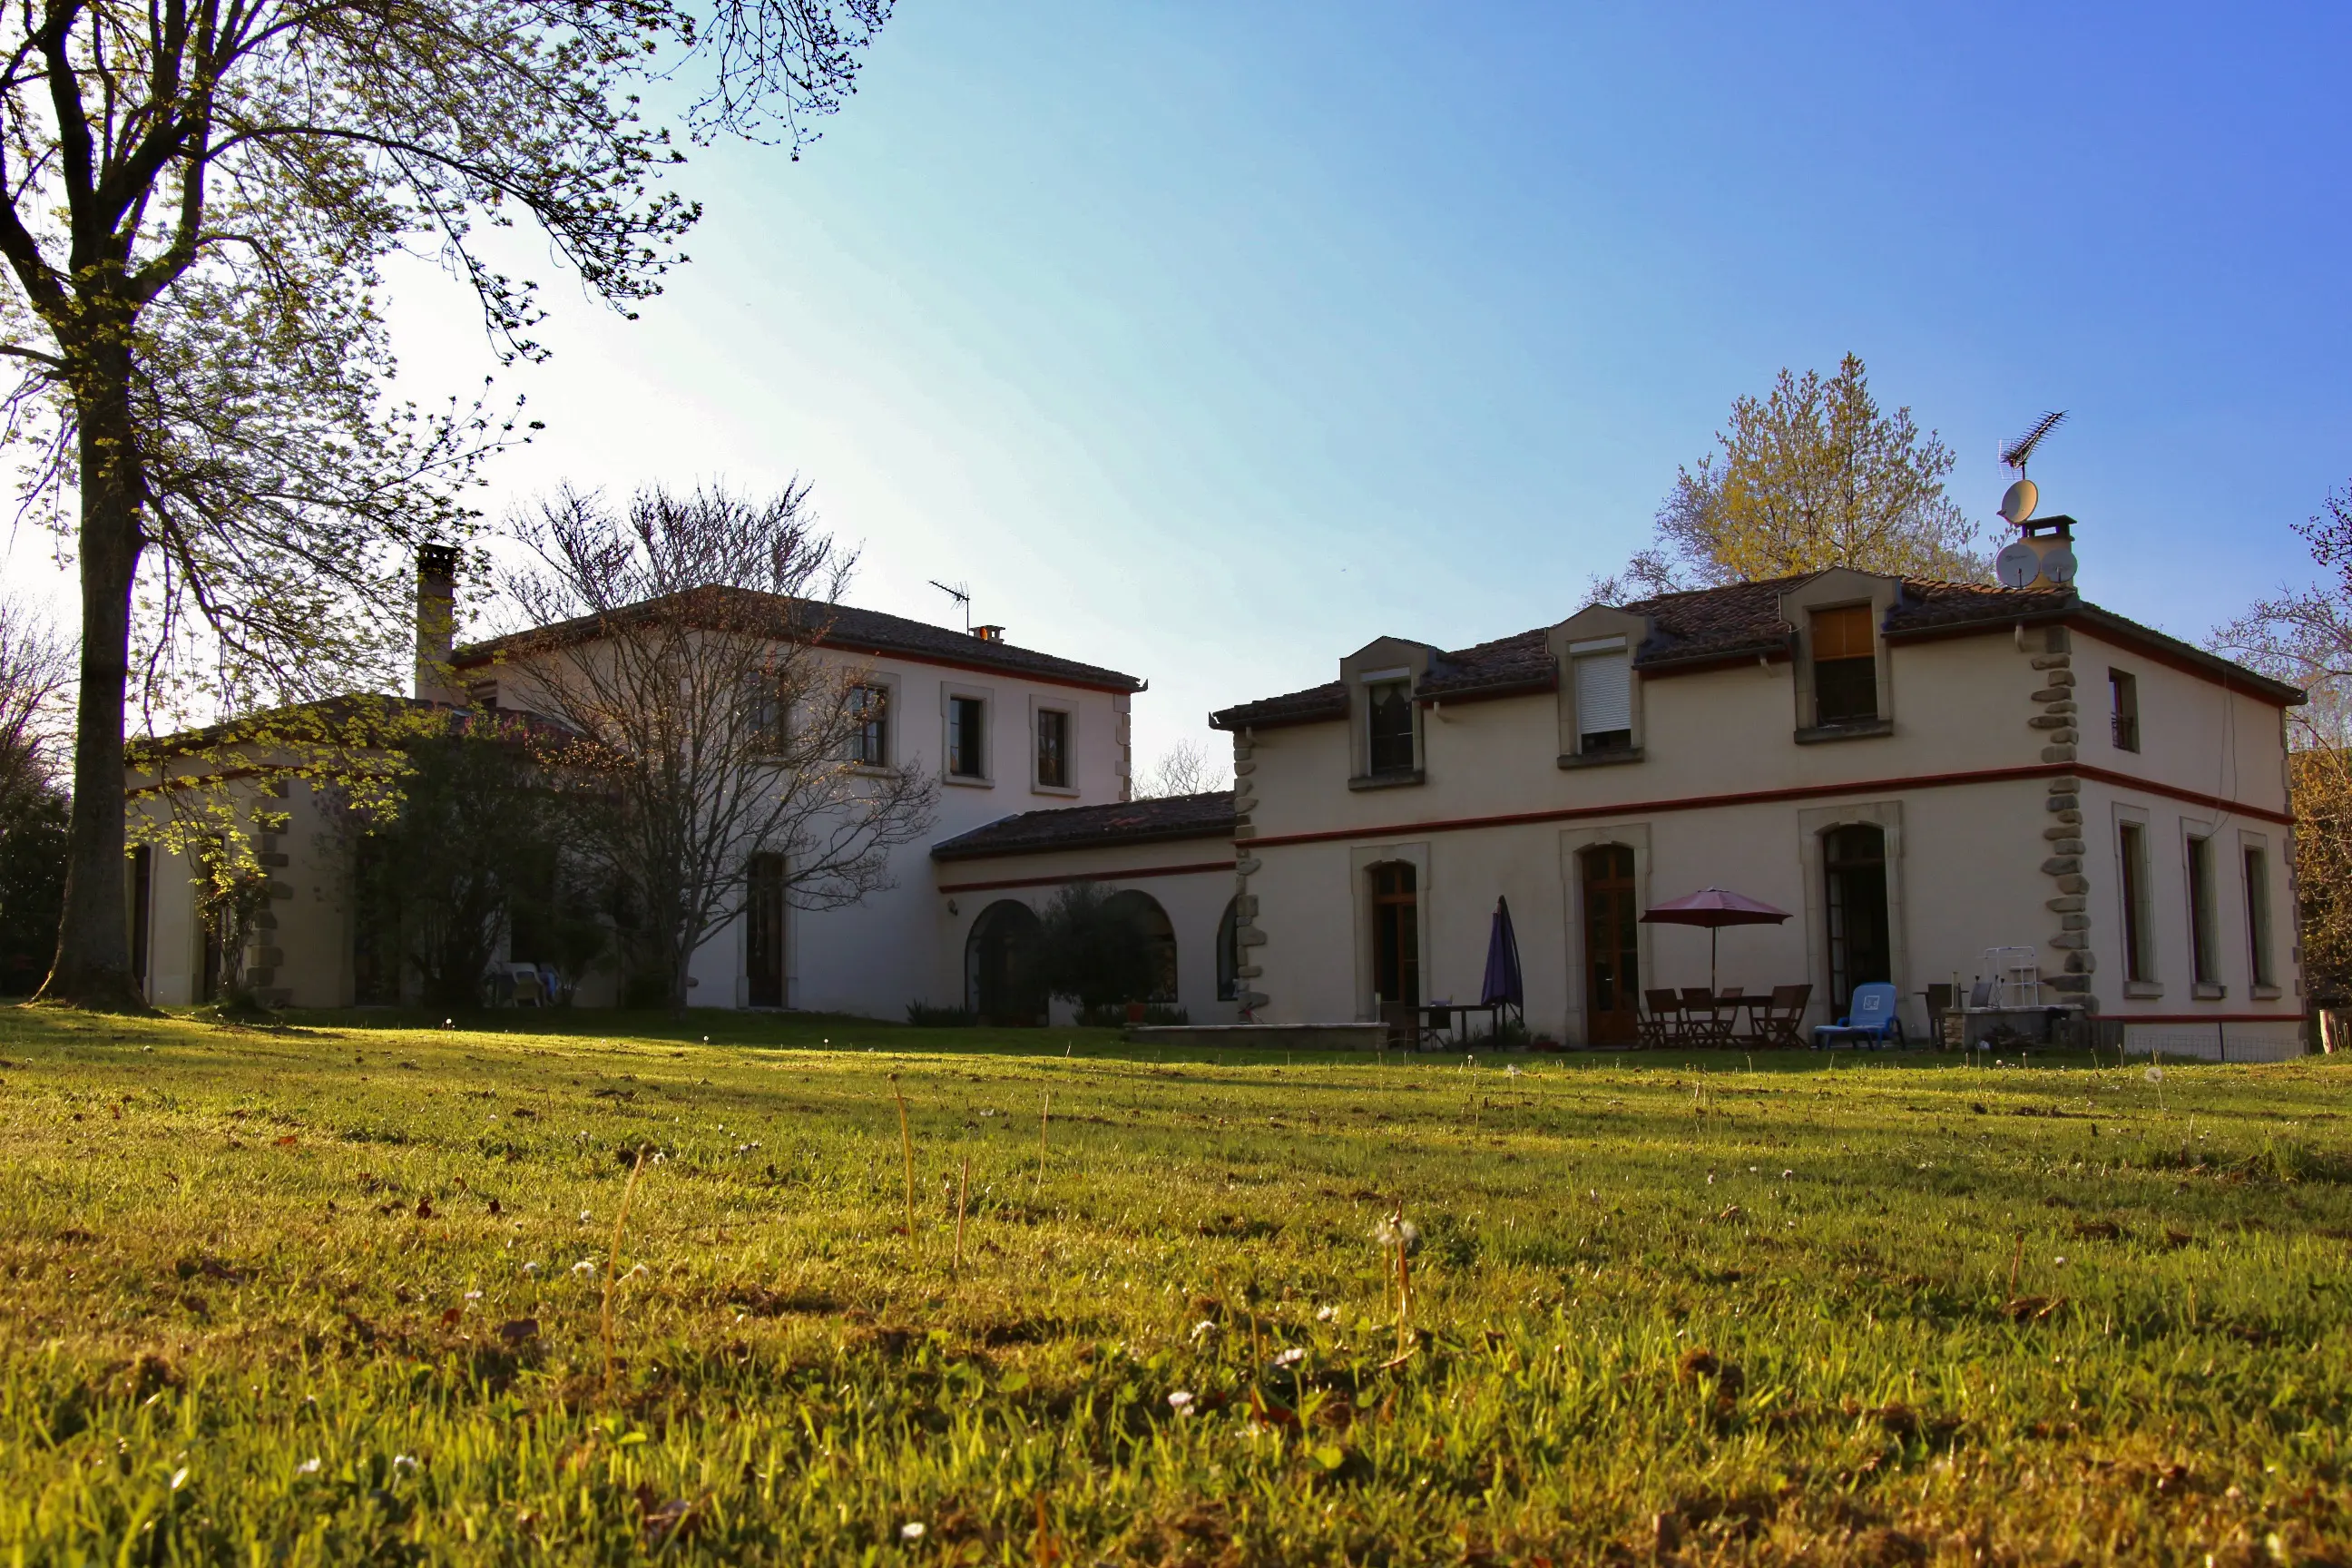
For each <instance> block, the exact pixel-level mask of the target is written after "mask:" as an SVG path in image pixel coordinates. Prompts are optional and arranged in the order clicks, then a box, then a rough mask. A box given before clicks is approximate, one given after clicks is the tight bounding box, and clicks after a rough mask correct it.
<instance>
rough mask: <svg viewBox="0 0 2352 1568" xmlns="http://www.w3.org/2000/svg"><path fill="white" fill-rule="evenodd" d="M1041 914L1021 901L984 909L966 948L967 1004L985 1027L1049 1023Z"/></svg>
mask: <svg viewBox="0 0 2352 1568" xmlns="http://www.w3.org/2000/svg"><path fill="white" fill-rule="evenodd" d="M1038 930H1039V922H1038V920H1037V912H1036V911H1035V910H1033V909H1031V908H1030V907H1029V906H1028V905H1026V904H1024V903H1023V902H1021V901H1020V900H1017V899H999V900H997V901H996V902H994V903H992V904H991V905H989V906H988V908H986V909H984V910H981V911H980V917H979V918H978V919H977V920H975V921H972V922H971V935H970V936H969V937H967V938H965V939H964V944H963V1005H965V1006H967V1007H969V1008H971V1011H972V1013H973V1015H974V1016H977V1017H978V1019H979V1020H980V1022H981V1023H982V1024H987V1025H993V1026H997V1027H1000V1028H1002V1027H1006V1026H1018V1027H1029V1026H1035V1025H1040V1024H1043V1023H1045V989H1044V988H1043V987H1042V986H1040V985H1039V984H1038V983H1037V973H1036V967H1037V966H1036V963H1035V958H1036V952H1037V935H1038Z"/></svg>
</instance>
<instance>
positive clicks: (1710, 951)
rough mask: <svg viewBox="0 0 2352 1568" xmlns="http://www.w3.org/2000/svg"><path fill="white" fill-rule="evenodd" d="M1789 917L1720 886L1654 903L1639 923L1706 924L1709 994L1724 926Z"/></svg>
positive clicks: (1775, 922)
mask: <svg viewBox="0 0 2352 1568" xmlns="http://www.w3.org/2000/svg"><path fill="white" fill-rule="evenodd" d="M1788 918H1789V911H1788V910H1776V909H1774V908H1773V907H1772V906H1771V905H1770V904H1768V903H1765V902H1764V901H1763V900H1760V899H1751V898H1748V896H1747V895H1746V894H1744V893H1732V892H1726V891H1725V890H1724V889H1721V888H1701V889H1699V890H1698V891H1697V892H1696V893H1685V895H1683V896H1682V897H1681V898H1679V899H1668V900H1666V901H1665V902H1664V903H1663V904H1653V905H1652V906H1650V912H1649V913H1648V914H1645V915H1643V917H1642V923H1643V924H1644V925H1675V926H1705V927H1706V988H1707V990H1708V991H1709V992H1710V993H1712V992H1713V991H1714V990H1715V941H1716V933H1717V932H1718V931H1721V930H1722V929H1723V928H1724V927H1725V926H1776V925H1779V924H1780V922H1781V921H1785V920H1787V919H1788Z"/></svg>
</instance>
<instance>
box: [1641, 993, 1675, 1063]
mask: <svg viewBox="0 0 2352 1568" xmlns="http://www.w3.org/2000/svg"><path fill="white" fill-rule="evenodd" d="M1642 1001H1643V1011H1642V1019H1641V1031H1642V1043H1643V1045H1645V1046H1649V1047H1653V1048H1654V1049H1659V1050H1663V1049H1664V1048H1665V1047H1668V1046H1671V1045H1673V1044H1674V1043H1675V1041H1676V1040H1678V1039H1680V1038H1682V1031H1683V1005H1682V1001H1681V999H1680V998H1679V997H1677V996H1675V994H1674V993H1673V992H1671V991H1664V990H1656V991H1644V992H1643V993H1642Z"/></svg>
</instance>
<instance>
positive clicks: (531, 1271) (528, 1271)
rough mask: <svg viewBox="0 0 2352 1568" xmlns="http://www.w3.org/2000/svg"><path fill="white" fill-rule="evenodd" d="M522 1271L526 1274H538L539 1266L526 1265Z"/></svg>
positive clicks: (534, 1264)
mask: <svg viewBox="0 0 2352 1568" xmlns="http://www.w3.org/2000/svg"><path fill="white" fill-rule="evenodd" d="M522 1271H523V1272H524V1273H525V1274H536V1273H538V1272H539V1265H538V1264H536V1263H526V1264H524V1265H523V1266H522Z"/></svg>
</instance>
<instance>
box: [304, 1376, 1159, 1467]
mask: <svg viewBox="0 0 2352 1568" xmlns="http://www.w3.org/2000/svg"><path fill="white" fill-rule="evenodd" d="M1168 1403H1169V1405H1171V1407H1172V1408H1173V1409H1174V1410H1175V1412H1176V1414H1177V1415H1187V1414H1189V1413H1190V1412H1191V1411H1192V1390H1191V1389H1188V1388H1176V1389H1171V1390H1170V1391H1169V1393H1168ZM311 1463H312V1464H316V1463H318V1461H317V1460H315V1459H313V1460H312V1461H311Z"/></svg>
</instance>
